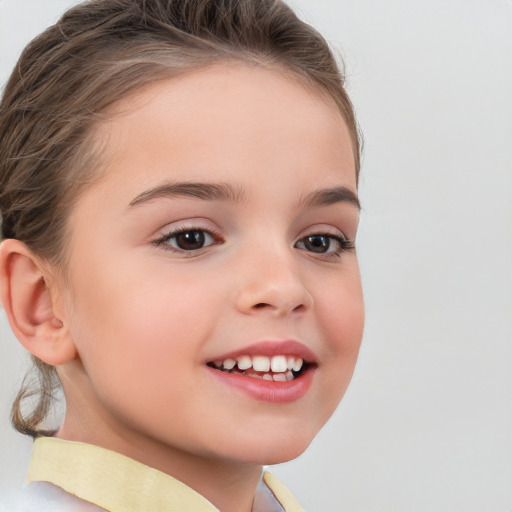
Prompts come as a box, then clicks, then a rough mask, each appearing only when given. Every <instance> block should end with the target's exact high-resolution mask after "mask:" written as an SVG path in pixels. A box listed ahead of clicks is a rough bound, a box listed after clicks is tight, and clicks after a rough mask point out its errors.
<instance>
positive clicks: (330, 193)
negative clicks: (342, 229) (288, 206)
mask: <svg viewBox="0 0 512 512" xmlns="http://www.w3.org/2000/svg"><path fill="white" fill-rule="evenodd" d="M337 203H348V204H350V205H352V206H355V207H356V208H357V209H358V210H361V203H360V202H359V199H358V197H357V194H356V193H355V192H353V191H352V190H351V189H349V188H347V187H334V188H325V189H322V190H316V191H314V192H311V193H310V194H307V195H306V196H305V197H303V198H301V200H300V201H299V204H300V205H301V206H304V207H306V208H320V207H322V206H329V205H331V204H337Z"/></svg>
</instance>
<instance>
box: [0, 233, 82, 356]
mask: <svg viewBox="0 0 512 512" xmlns="http://www.w3.org/2000/svg"><path fill="white" fill-rule="evenodd" d="M51 283H52V280H51V279H50V276H49V275H47V271H46V270H45V267H44V266H43V265H42V262H41V260H40V259H39V258H38V257H36V256H35V255H34V254H33V253H32V251H30V249H29V248H28V247H27V246H26V245H25V244H24V243H23V242H20V241H19V240H13V239H9V240H5V241H3V242H2V244H1V245H0V288H1V293H2V304H3V306H4V309H5V312H6V314H7V317H8V319H9V323H10V324H11V328H12V330H13V331H14V334H15V335H16V337H17V338H18V340H19V341H20V343H21V344H22V345H23V346H24V347H25V348H26V349H27V350H28V351H29V352H31V353H32V354H33V355H35V356H37V357H38V358H39V359H41V360H42V361H44V362H45V363H48V364H51V365H59V364H63V363H65V362H67V361H69V360H71V359H73V358H74V357H76V348H75V346H74V343H73V340H72V339H71V337H70V336H69V332H68V330H67V328H66V325H65V322H63V319H61V318H59V317H58V316H57V315H56V313H55V304H54V301H53V296H52V289H51Z"/></svg>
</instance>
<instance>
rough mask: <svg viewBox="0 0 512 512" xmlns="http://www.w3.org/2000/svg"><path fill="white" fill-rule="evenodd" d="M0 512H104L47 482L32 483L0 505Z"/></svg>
mask: <svg viewBox="0 0 512 512" xmlns="http://www.w3.org/2000/svg"><path fill="white" fill-rule="evenodd" d="M0 512H104V509H102V508H100V507H98V506H97V505H93V504H92V503H89V502H87V501H84V500H81V499H80V498H77V497H76V496H73V495H72V494H69V493H67V492H65V491H64V490H62V489H61V488H59V487H57V486H55V485H53V484H50V483H48V482H32V483H30V484H28V485H27V486H25V487H24V488H23V489H20V490H19V491H17V492H15V493H13V494H12V495H11V496H9V497H8V498H7V499H6V500H5V501H2V503H0Z"/></svg>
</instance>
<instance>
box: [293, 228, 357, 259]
mask: <svg viewBox="0 0 512 512" xmlns="http://www.w3.org/2000/svg"><path fill="white" fill-rule="evenodd" d="M295 247H296V248H297V249H303V250H305V251H308V252H312V253H315V254H326V255H332V256H335V255H337V256H339V255H340V254H341V253H342V252H344V251H350V250H352V249H353V248H354V243H353V242H351V241H349V240H347V239H346V238H344V237H342V236H336V235H328V234H326V233H315V234H312V235H308V236H305V237H304V238H301V239H300V240H299V241H298V242H296V243H295Z"/></svg>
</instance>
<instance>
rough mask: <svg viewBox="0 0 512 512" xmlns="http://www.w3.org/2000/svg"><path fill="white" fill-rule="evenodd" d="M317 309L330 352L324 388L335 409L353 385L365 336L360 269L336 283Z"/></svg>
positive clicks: (318, 304) (317, 302) (317, 303)
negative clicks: (351, 380) (349, 386)
mask: <svg viewBox="0 0 512 512" xmlns="http://www.w3.org/2000/svg"><path fill="white" fill-rule="evenodd" d="M316 307H317V311H318V312H319V318H318V321H319V323H320V325H321V332H322V334H323V336H324V337H325V340H326V348H327V352H326V357H325V361H324V370H325V373H324V375H325V377H326V382H325V383H324V384H325V388H326V389H327V390H328V391H327V393H328V394H330V395H331V397H330V398H331V399H332V403H331V406H335V405H337V403H338V401H339V400H340V399H341V397H342V396H343V393H344V392H345V390H346V388H347V386H348V384H349V382H350V379H351V377H352V373H353V371H354V367H355V364H356V361H357V356H358V353H359V348H360V345H361V339H362V336H363V328H364V303H363V295H362V289H361V281H360V277H359V272H358V271H357V269H356V270H354V271H353V272H351V273H350V274H348V275H347V274H345V275H344V279H343V280H340V281H339V282H338V283H336V281H335V280H332V281H331V284H330V286H329V293H325V294H323V295H321V296H320V298H319V299H318V300H317V301H316Z"/></svg>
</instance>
